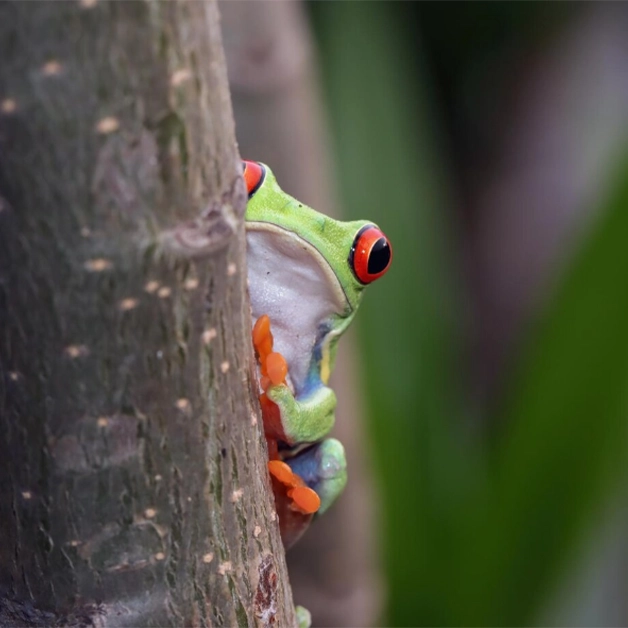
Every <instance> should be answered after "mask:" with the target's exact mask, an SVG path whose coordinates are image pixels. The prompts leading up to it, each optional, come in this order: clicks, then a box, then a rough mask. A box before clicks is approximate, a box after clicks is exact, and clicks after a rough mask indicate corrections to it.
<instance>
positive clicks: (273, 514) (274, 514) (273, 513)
mask: <svg viewBox="0 0 628 628" xmlns="http://www.w3.org/2000/svg"><path fill="white" fill-rule="evenodd" d="M275 519H277V513H276V512H275V511H274V510H273V511H272V512H271V513H270V520H271V521H274V520H275Z"/></svg>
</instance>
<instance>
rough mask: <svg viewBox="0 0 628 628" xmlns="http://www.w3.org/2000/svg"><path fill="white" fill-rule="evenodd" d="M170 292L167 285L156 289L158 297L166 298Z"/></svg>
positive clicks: (170, 289)
mask: <svg viewBox="0 0 628 628" xmlns="http://www.w3.org/2000/svg"><path fill="white" fill-rule="evenodd" d="M171 294H172V288H168V286H163V287H162V288H159V290H157V296H158V297H159V298H160V299H167V298H168V297H169V296H170V295H171Z"/></svg>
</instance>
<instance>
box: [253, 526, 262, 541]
mask: <svg viewBox="0 0 628 628" xmlns="http://www.w3.org/2000/svg"><path fill="white" fill-rule="evenodd" d="M261 533H262V528H260V527H259V526H255V527H254V528H253V536H254V537H255V538H257V537H258V536H259V535H260V534H261Z"/></svg>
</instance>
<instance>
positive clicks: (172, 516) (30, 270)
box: [0, 0, 295, 626]
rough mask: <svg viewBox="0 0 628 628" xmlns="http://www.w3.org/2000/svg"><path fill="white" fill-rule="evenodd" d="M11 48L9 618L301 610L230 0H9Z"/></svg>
mask: <svg viewBox="0 0 628 628" xmlns="http://www.w3.org/2000/svg"><path fill="white" fill-rule="evenodd" d="M0 50H1V51H2V59H3V62H2V64H1V65H0V195H1V196H0V332H1V333H0V539H2V542H1V543H0V623H2V624H3V625H55V624H63V625H101V626H123V625H127V626H131V625H132V626H138V625H146V626H148V625H159V626H164V625H228V626H233V625H236V624H237V625H256V624H257V625H271V624H277V625H281V626H284V625H294V624H295V618H294V609H293V606H292V599H291V593H290V589H289V585H288V581H287V577H286V575H285V562H284V555H283V547H282V545H281V541H280V538H279V534H278V528H277V525H276V521H275V514H274V506H273V501H272V498H271V497H270V493H269V482H268V478H267V474H266V472H265V467H266V451H265V446H264V443H263V438H262V437H261V431H260V426H261V422H260V420H259V417H258V406H257V400H256V394H255V389H256V387H255V382H254V374H253V372H252V365H253V357H252V349H251V345H250V313H249V306H248V300H247V298H246V266H245V259H244V234H243V216H244V209H245V204H246V196H245V193H244V188H243V184H242V182H241V178H240V176H239V156H238V154H237V150H236V146H235V141H234V130H233V119H232V114H231V105H230V100H229V94H228V89H227V83H226V72H225V66H224V60H223V53H222V48H221V41H220V32H219V23H218V15H217V9H216V6H215V3H213V2H203V3H200V2H179V3H159V2H121V3H98V2H94V1H93V0H82V1H81V2H72V3H69V2H68V3H47V2H44V3H20V2H15V3H3V4H2V5H0Z"/></svg>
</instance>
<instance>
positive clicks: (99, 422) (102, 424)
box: [96, 416, 109, 427]
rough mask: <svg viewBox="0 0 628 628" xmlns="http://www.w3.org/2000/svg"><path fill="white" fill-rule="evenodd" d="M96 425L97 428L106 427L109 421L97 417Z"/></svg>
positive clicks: (105, 418)
mask: <svg viewBox="0 0 628 628" xmlns="http://www.w3.org/2000/svg"><path fill="white" fill-rule="evenodd" d="M96 425H98V427H107V425H109V419H108V418H107V417H106V416H99V417H98V419H96Z"/></svg>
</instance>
